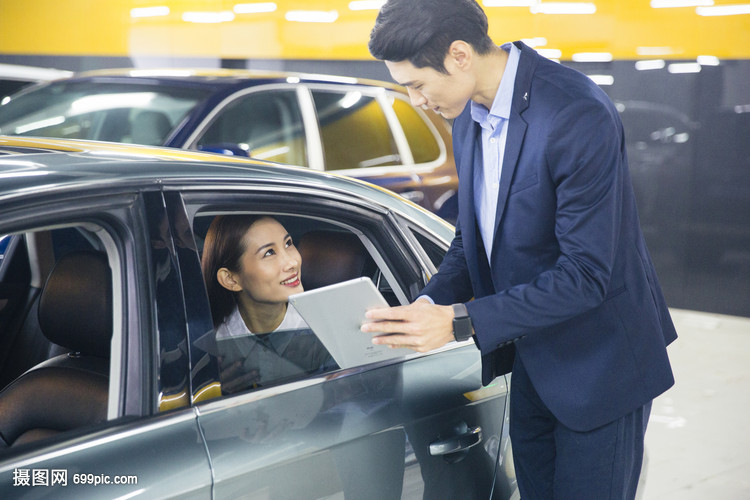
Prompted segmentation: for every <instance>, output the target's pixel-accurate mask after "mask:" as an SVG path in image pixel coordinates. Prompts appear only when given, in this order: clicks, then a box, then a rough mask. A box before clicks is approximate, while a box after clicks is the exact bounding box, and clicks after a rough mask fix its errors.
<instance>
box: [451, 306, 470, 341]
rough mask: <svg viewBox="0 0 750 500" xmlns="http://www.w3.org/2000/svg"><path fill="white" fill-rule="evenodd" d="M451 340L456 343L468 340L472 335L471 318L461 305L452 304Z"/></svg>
mask: <svg viewBox="0 0 750 500" xmlns="http://www.w3.org/2000/svg"><path fill="white" fill-rule="evenodd" d="M451 307H452V308H453V314H454V317H453V338H454V339H456V342H463V341H464V340H469V339H470V338H471V336H472V335H474V327H473V326H472V325H471V318H470V317H469V312H468V311H467V310H466V306H465V305H463V304H453V305H452V306H451Z"/></svg>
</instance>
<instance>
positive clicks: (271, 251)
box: [263, 250, 276, 257]
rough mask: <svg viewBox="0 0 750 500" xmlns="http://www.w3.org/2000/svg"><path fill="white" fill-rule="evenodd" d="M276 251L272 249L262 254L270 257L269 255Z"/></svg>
mask: <svg viewBox="0 0 750 500" xmlns="http://www.w3.org/2000/svg"><path fill="white" fill-rule="evenodd" d="M275 253H276V252H274V251H273V250H269V251H267V252H266V253H264V254H263V257H270V256H271V255H274V254H275Z"/></svg>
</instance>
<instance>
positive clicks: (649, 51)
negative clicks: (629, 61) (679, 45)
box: [635, 47, 674, 56]
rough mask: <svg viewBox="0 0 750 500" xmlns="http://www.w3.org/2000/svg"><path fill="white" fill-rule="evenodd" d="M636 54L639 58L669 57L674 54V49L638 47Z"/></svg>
mask: <svg viewBox="0 0 750 500" xmlns="http://www.w3.org/2000/svg"><path fill="white" fill-rule="evenodd" d="M635 53H636V54H638V55H639V56H668V55H670V54H674V50H673V49H672V47H637V48H636V49H635Z"/></svg>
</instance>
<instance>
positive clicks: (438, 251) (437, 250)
mask: <svg viewBox="0 0 750 500" xmlns="http://www.w3.org/2000/svg"><path fill="white" fill-rule="evenodd" d="M412 234H413V235H414V236H415V237H416V238H417V241H418V242H419V245H420V246H421V247H422V249H423V250H424V252H425V254H426V255H427V257H428V258H429V259H430V262H432V265H433V266H435V269H437V268H439V267H440V263H441V262H443V257H445V252H446V250H445V248H443V247H441V246H440V245H438V244H437V243H435V242H434V241H432V240H430V239H428V238H427V237H426V236H424V235H423V234H422V233H420V232H419V231H414V230H412Z"/></svg>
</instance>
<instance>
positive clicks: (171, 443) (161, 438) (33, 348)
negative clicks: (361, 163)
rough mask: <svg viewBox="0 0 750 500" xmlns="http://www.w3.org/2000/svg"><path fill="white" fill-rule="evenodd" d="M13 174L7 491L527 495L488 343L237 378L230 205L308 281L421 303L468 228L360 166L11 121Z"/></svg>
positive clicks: (1, 433) (0, 383) (1, 492)
mask: <svg viewBox="0 0 750 500" xmlns="http://www.w3.org/2000/svg"><path fill="white" fill-rule="evenodd" d="M0 177H2V178H3V182H2V183H1V184H0V235H2V237H0V242H2V245H3V246H2V247H0V248H2V249H3V250H2V252H3V254H2V257H3V258H2V260H0V303H2V306H3V307H2V309H0V497H1V498H18V497H21V496H33V497H34V498H42V497H44V498H55V499H58V498H76V499H80V498H102V497H109V498H115V497H118V498H131V497H135V496H142V497H144V498H165V497H169V498H176V497H178V498H238V497H243V498H274V499H276V498H279V499H280V498H294V499H308V498H310V499H313V498H316V499H317V498H356V499H369V498H373V499H378V500H383V499H390V498H394V499H422V498H483V499H484V498H487V499H489V498H495V499H509V498H514V499H515V498H518V493H517V491H516V488H515V478H514V472H513V466H512V460H511V459H510V443H509V439H508V428H507V405H508V398H507V394H508V384H509V380H510V379H509V377H499V378H497V379H496V380H494V381H493V383H492V384H491V385H489V386H487V387H482V385H481V363H480V354H479V350H478V349H477V348H476V346H475V345H474V344H473V342H471V341H469V342H462V343H456V342H452V343H450V344H448V345H446V346H444V347H443V348H441V349H438V350H435V351H432V352H428V353H422V354H420V353H413V354H409V355H406V356H403V357H399V358H394V359H389V360H382V361H375V362H372V363H365V364H362V365H357V366H353V367H350V368H346V369H334V368H331V369H329V370H328V371H326V372H324V373H316V374H313V375H300V376H297V377H295V378H293V379H285V380H283V381H279V382H278V383H273V382H272V383H268V384H266V385H264V386H262V387H254V386H250V385H246V386H244V387H241V388H240V389H239V390H235V389H233V390H231V391H229V390H227V387H226V379H225V378H224V377H225V376H226V371H225V370H223V369H221V362H222V360H221V359H220V356H219V355H220V353H219V352H218V351H217V349H216V342H213V340H214V338H215V337H214V335H215V334H214V329H213V324H212V320H211V313H210V309H209V303H208V296H207V292H206V289H205V285H204V281H203V277H202V275H201V268H200V258H201V254H202V248H203V244H202V242H203V238H204V235H205V234H206V231H207V228H208V226H209V224H210V222H211V221H212V220H213V219H214V217H216V216H218V215H225V214H268V215H272V216H274V217H276V218H277V219H278V220H279V221H281V222H282V223H283V225H284V227H285V228H286V229H287V230H288V231H289V232H290V234H291V236H292V238H293V240H294V242H295V245H296V246H297V248H298V249H299V251H300V254H301V255H302V263H303V264H302V270H301V277H302V283H303V284H304V286H305V289H306V290H310V289H313V288H314V287H316V286H322V285H326V284H328V283H331V282H337V281H339V280H343V279H349V278H354V277H361V276H366V277H368V278H370V279H372V281H373V283H374V284H375V285H376V286H377V288H378V289H379V290H380V292H381V293H382V295H383V296H384V297H385V298H386V299H387V300H388V302H389V303H390V304H406V303H408V302H410V301H412V300H413V299H415V296H416V294H418V292H419V290H420V289H421V288H422V286H423V285H424V284H425V283H426V281H427V280H428V279H429V277H430V276H431V275H432V274H433V273H434V272H435V270H436V266H438V265H439V263H440V261H441V260H442V258H443V256H444V254H445V252H446V250H447V248H448V245H449V241H450V240H451V238H452V236H453V228H452V227H451V226H450V225H449V224H446V223H445V222H444V221H443V220H441V219H440V218H438V217H436V216H435V215H434V214H431V213H429V212H427V211H425V210H424V209H422V208H420V207H417V206H415V205H414V204H411V203H408V202H406V201H405V200H403V199H402V198H399V197H397V196H395V195H393V194H392V193H390V192H388V191H386V190H383V189H380V188H378V187H376V186H372V185H369V184H366V183H363V182H360V181H357V180H355V179H350V178H347V177H344V176H339V175H333V174H325V173H320V172H314V171H312V170H311V169H305V168H294V167H286V166H280V165H276V164H268V163H264V162H259V161H255V160H249V159H242V158H236V157H230V156H222V155H215V154H203V153H196V152H185V151H175V150H174V149H168V148H155V147H144V146H126V145H121V144H109V143H99V142H87V141H70V140H67V141H66V140H52V139H34V138H19V137H15V138H8V137H0ZM232 381H233V382H234V379H232ZM493 482H494V487H493ZM94 485H96V486H97V487H93V486H94ZM491 491H492V492H493V493H492V494H491Z"/></svg>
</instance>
